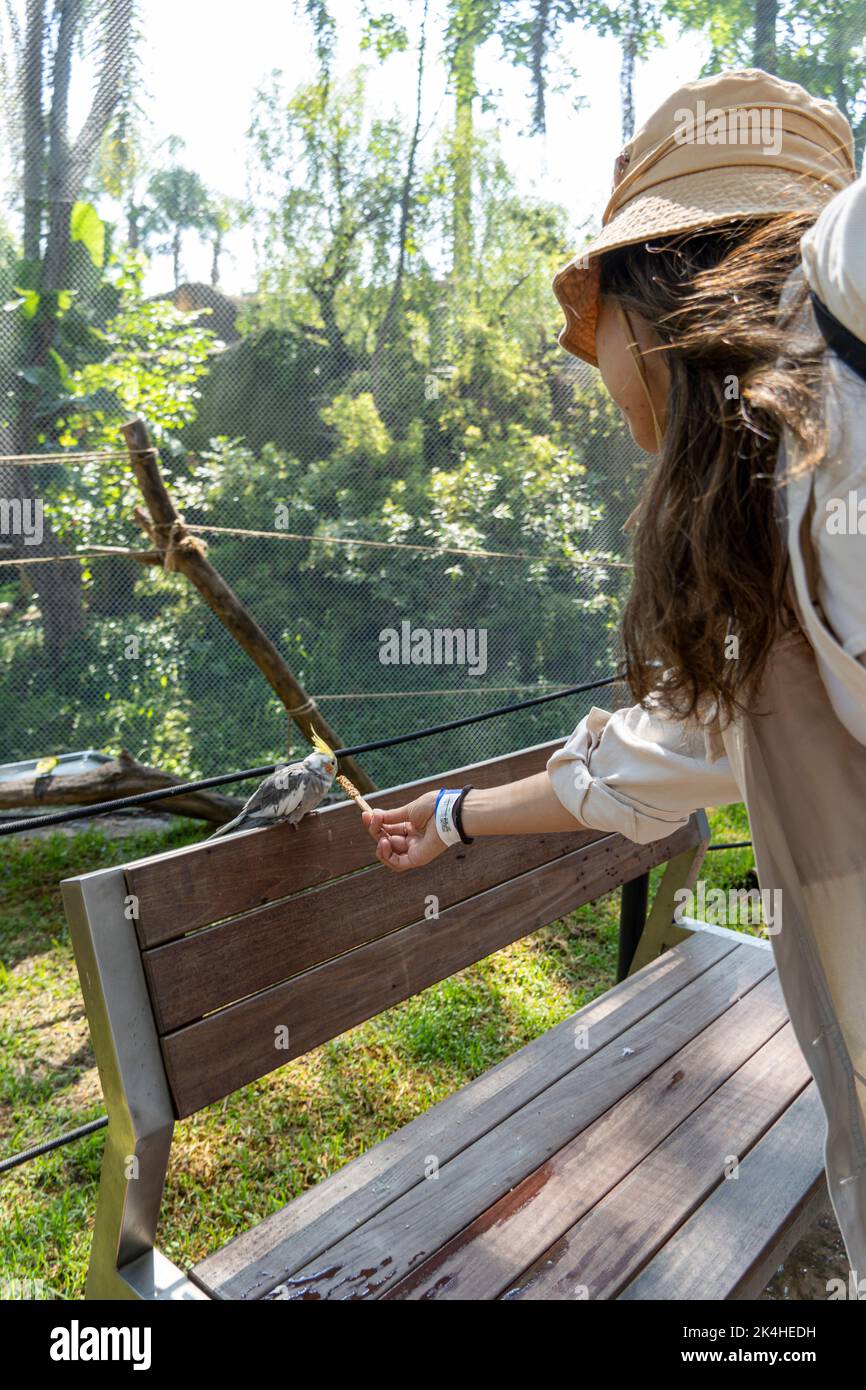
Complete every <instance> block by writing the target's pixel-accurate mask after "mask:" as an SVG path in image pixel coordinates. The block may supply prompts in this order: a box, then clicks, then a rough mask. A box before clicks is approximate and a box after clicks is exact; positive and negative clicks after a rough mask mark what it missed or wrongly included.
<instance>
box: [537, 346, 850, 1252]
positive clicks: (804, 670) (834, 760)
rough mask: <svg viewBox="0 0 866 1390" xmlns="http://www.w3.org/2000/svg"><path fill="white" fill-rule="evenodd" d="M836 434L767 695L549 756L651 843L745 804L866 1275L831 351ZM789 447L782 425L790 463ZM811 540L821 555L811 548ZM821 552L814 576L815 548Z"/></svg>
mask: <svg viewBox="0 0 866 1390" xmlns="http://www.w3.org/2000/svg"><path fill="white" fill-rule="evenodd" d="M826 407H827V420H828V427H829V430H830V439H831V446H830V449H829V451H828V457H827V458H826V459H825V460H824V461H823V462H822V464H821V465H820V466H819V467H818V468H817V469H816V470H814V471H813V472H811V473H809V474H807V475H805V476H802V477H799V478H793V479H791V480H790V481H789V482H788V485H787V486H786V488H785V490H784V494H783V496H784V499H785V503H786V527H787V544H788V552H789V556H790V561H791V575H792V581H793V585H794V591H795V596H796V600H797V607H798V609H799V612H800V616H801V622H802V625H803V629H804V633H805V640H804V637H803V636H802V635H800V634H798V633H793V634H789V635H787V636H786V637H784V638H783V639H781V641H780V642H778V643H777V644H776V646H775V647H774V649H773V652H772V654H771V659H770V662H769V663H768V670H767V675H766V677H765V680H764V683H763V685H762V688H761V708H762V709H764V710H768V711H769V713H768V714H766V715H765V716H764V717H761V716H760V715H758V714H754V715H749V716H745V717H743V718H742V719H740V720H738V721H736V722H735V723H733V724H732V725H730V727H729V728H728V729H726V730H725V731H724V732H723V733H722V734H721V735H719V733H718V732H713V731H712V730H710V729H708V728H700V727H698V726H692V725H690V726H687V725H685V724H684V723H682V722H680V721H677V720H675V719H671V718H668V717H666V716H665V714H664V713H663V712H662V711H660V710H659V709H658V708H656V707H651V708H649V709H642V708H640V707H639V706H634V707H632V708H630V709H623V710H617V711H616V712H614V713H609V712H608V711H605V710H602V709H598V708H593V709H592V710H590V713H589V714H588V715H587V716H586V718H585V719H583V720H582V721H581V722H580V724H579V725H578V727H577V728H576V729H575V731H574V733H573V734H572V735H571V737H570V738H569V739H568V740H567V742H566V744H565V746H564V747H563V748H561V749H559V750H557V752H555V753H554V754H553V755H552V757H551V758H550V759H549V761H548V764H547V769H548V775H549V777H550V781H551V785H552V786H553V789H554V791H555V792H556V795H557V796H558V797H559V799H560V801H562V803H563V804H564V805H565V806H566V807H567V808H568V809H569V810H570V811H571V812H572V813H573V814H574V815H575V816H576V817H577V818H578V819H579V820H581V821H583V822H584V823H585V824H587V825H590V826H593V827H594V828H597V829H600V830H605V831H619V832H620V833H621V834H623V835H625V836H626V837H627V838H628V839H631V840H636V841H638V842H640V843H645V842H647V841H650V840H654V839H660V838H662V837H664V836H665V835H668V834H670V833H671V831H673V830H674V829H675V828H676V827H677V826H679V825H683V824H684V823H685V822H686V820H687V819H688V817H689V815H690V814H691V813H692V811H695V810H697V809H698V808H700V807H704V806H713V805H721V804H725V803H728V802H731V801H739V800H743V801H745V803H746V806H747V809H748V812H749V819H750V825H751V832H752V840H753V844H754V850H755V858H756V863H757V869H758V877H759V881H760V884H761V887H762V888H764V889H770V890H771V891H774V890H780V891H781V901H782V909H783V912H782V918H781V922H780V928H781V929H780V930H778V931H777V933H776V934H774V935H772V936H771V942H772V946H773V952H774V956H775V960H776V966H777V969H778V973H779V978H780V982H781V985H782V990H783V994H784V997H785V1002H786V1005H787V1008H788V1013H789V1016H790V1018H791V1023H792V1026H793V1028H794V1031H795V1033H796V1036H797V1039H798V1042H799V1044H800V1047H801V1049H802V1051H803V1054H804V1056H805V1058H806V1060H807V1062H808V1064H809V1066H810V1068H811V1070H812V1073H813V1076H814V1077H815V1081H816V1084H817V1086H818V1090H819V1094H820V1096H821V1100H822V1103H823V1106H824V1111H825V1114H826V1117H827V1139H826V1147H825V1163H826V1169H827V1179H828V1186H829V1191H830V1197H831V1200H832V1203H833V1207H834V1210H835V1212H836V1216H837V1218H838V1220H839V1224H840V1227H841V1230H842V1234H843V1237H844V1239H845V1244H846V1248H847V1251H848V1258H849V1260H850V1262H851V1265H852V1268H853V1269H854V1270H856V1271H857V1272H858V1277H863V1276H866V662H864V658H866V382H864V381H862V380H861V379H860V378H859V377H858V376H857V375H856V374H855V373H854V372H853V371H851V370H850V368H848V367H847V366H845V365H844V364H843V363H841V362H840V361H839V359H838V358H836V357H835V356H834V355H833V354H829V353H828V354H827V388H826ZM792 456H793V445H792V441H791V440H790V439H788V440H785V441H783V448H782V450H781V456H780V467H782V468H785V467H786V464H785V459H786V458H791V457H792ZM810 552H811V554H810ZM810 558H811V559H812V560H814V562H815V568H814V570H813V588H812V589H811V590H810V585H809V570H808V561H809V559H810Z"/></svg>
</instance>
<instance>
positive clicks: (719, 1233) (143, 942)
mask: <svg viewBox="0 0 866 1390" xmlns="http://www.w3.org/2000/svg"><path fill="white" fill-rule="evenodd" d="M556 746H558V745H557V744H555V743H550V744H543V745H540V746H538V747H535V748H529V749H525V750H523V751H521V752H518V753H514V754H512V755H510V756H508V757H504V758H498V759H493V760H490V761H488V762H485V763H481V764H478V765H476V766H473V767H471V768H462V769H459V770H457V771H453V770H452V771H450V772H447V773H445V774H443V775H442V776H439V777H436V778H431V779H425V780H424V781H421V782H416V783H413V784H411V785H409V786H404V787H398V788H392V789H391V790H389V791H386V792H380V793H377V794H376V795H375V796H373V797H372V798H371V800H372V801H373V802H374V803H378V804H382V805H385V806H389V805H400V804H401V803H403V802H405V801H406V800H408V799H410V798H411V796H413V795H415V794H418V793H419V792H420V791H421V790H423V789H426V788H427V787H434V786H441V785H443V784H448V785H452V786H453V785H458V786H459V785H460V784H461V783H462V782H464V781H471V782H472V783H473V784H474V785H476V786H491V785H496V784H498V783H501V782H505V781H509V780H513V779H516V778H519V777H524V776H527V775H529V774H530V773H533V772H536V771H538V770H540V769H541V768H543V767H544V765H545V763H546V761H547V758H548V757H549V756H550V753H551V752H552V751H553V749H554V748H555V747H556ZM707 839H708V833H707V828H706V819H705V817H704V816H703V813H699V814H697V815H695V816H693V817H692V819H691V821H690V822H689V824H688V825H687V826H685V827H683V828H682V829H681V830H678V831H677V832H676V833H675V834H673V835H671V836H670V837H669V838H668V839H666V840H664V841H659V842H656V843H654V844H650V845H635V844H632V843H630V842H629V841H626V840H624V839H623V838H622V837H621V836H619V835H601V834H599V832H597V831H583V830H580V829H577V828H576V829H575V830H574V831H573V832H566V833H559V834H539V835H526V836H519V837H511V838H502V839H485V840H476V842H475V844H473V845H472V846H471V847H469V848H466V849H464V848H463V847H462V846H461V847H458V849H456V850H451V851H449V854H448V855H447V856H443V858H442V859H440V860H438V861H436V863H434V864H433V865H431V866H430V868H429V869H427V870H424V871H419V872H416V873H411V874H405V875H393V874H391V873H390V872H389V871H388V870H386V869H385V868H384V867H383V866H382V865H380V864H379V863H378V862H377V861H376V860H375V857H374V852H373V845H372V841H371V840H370V838H369V836H368V835H367V832H366V831H365V829H364V827H363V824H362V822H361V819H360V817H359V815H358V812H357V809H356V807H355V806H354V805H352V804H351V803H343V804H339V805H334V806H331V807H328V808H326V809H325V810H324V811H322V812H320V813H319V814H318V815H316V816H314V817H310V818H308V819H307V820H305V821H304V822H303V824H302V825H301V827H300V828H299V830H298V831H297V832H295V831H293V830H291V829H289V828H288V827H281V826H277V827H273V828H271V829H268V830H253V831H247V832H244V833H242V834H240V835H236V836H234V837H228V838H226V839H225V840H217V841H214V842H213V843H212V844H207V843H203V844H200V845H195V846H192V847H190V848H186V849H181V850H177V851H174V852H172V853H168V854H161V855H157V856H154V857H152V858H149V859H143V860H139V861H137V862H136V863H132V864H127V865H125V866H123V867H121V868H113V869H106V870H101V871H99V872H97V873H91V874H85V875H83V876H81V877H78V878H73V879H68V880H66V881H65V882H64V884H63V896H64V902H65V906H66V912H67V915H68V919H69V924H70V929H71V934H72V941H73V945H74V948H75V955H76V961H77V964H78V971H79V976H80V979H81V987H82V990H83V994H84V1000H85V1005H86V1009H87V1016H88V1020H89V1023H90V1031H91V1036H92V1039H93V1045H94V1050H95V1053H96V1060H97V1064H98V1067H99V1074H100V1077H101V1081H102V1088H103V1092H104V1096H105V1103H106V1107H107V1110H108V1115H109V1125H108V1131H107V1139H106V1147H105V1154H104V1159H103V1166H102V1175H101V1182H100V1189H99V1198H98V1202H97V1211H96V1222H95V1231H94V1236H93V1246H92V1252H91V1262H90V1270H89V1274H88V1281H87V1296H88V1297H90V1298H215V1299H222V1298H231V1299H274V1298H322V1299H324V1298H340V1299H342V1298H347V1297H349V1298H431V1297H438V1298H472V1299H487V1298H506V1299H514V1298H584V1297H588V1298H593V1299H595V1298H605V1299H611V1298H730V1297H750V1296H753V1295H754V1293H755V1292H756V1291H757V1290H759V1289H760V1288H761V1287H762V1286H763V1284H764V1283H766V1281H767V1279H768V1278H769V1277H770V1275H771V1274H772V1272H773V1269H774V1267H775V1265H776V1264H777V1263H778V1262H779V1260H780V1259H781V1258H782V1257H783V1255H784V1253H785V1252H786V1251H787V1249H788V1248H789V1246H790V1245H791V1244H792V1243H793V1241H794V1239H796V1237H797V1235H798V1234H799V1232H800V1230H801V1229H803V1228H804V1227H805V1225H806V1224H807V1223H808V1222H809V1221H811V1220H812V1219H814V1216H815V1214H816V1213H817V1212H818V1211H819V1210H820V1209H821V1207H822V1206H823V1203H824V1201H825V1200H826V1196H825V1192H826V1189H825V1185H824V1180H823V1166H822V1152H821V1150H822V1135H823V1128H824V1126H823V1115H822V1111H821V1108H820V1105H819V1104H818V1100H817V1097H816V1094H815V1088H814V1085H813V1084H812V1082H811V1078H810V1076H809V1073H808V1071H807V1069H806V1067H805V1064H804V1062H803V1060H802V1057H801V1055H800V1053H799V1050H798V1048H797V1045H796V1043H795V1041H794V1038H793V1036H792V1032H791V1027H790V1024H789V1022H788V1021H787V1017H786V1013H785V1008H784V1004H783V1001H782V998H781V994H780V990H779V986H778V982H777V979H776V976H775V972H774V968H773V958H772V953H771V952H770V950H769V948H768V946H767V944H766V943H760V942H755V941H754V940H752V939H750V938H743V937H740V936H738V935H737V934H736V933H731V932H727V931H724V930H722V929H715V930H714V931H706V932H704V931H700V932H694V933H690V932H687V931H685V930H683V929H682V928H680V927H677V926H674V925H673V924H672V907H673V894H674V891H675V889H676V888H678V887H681V886H688V885H689V884H690V883H692V882H693V881H694V879H695V877H696V875H697V873H698V869H699V866H700V863H701V859H702V857H703V854H704V851H705V848H706V844H707ZM662 863H667V869H666V871H665V874H664V876H663V878H662V881H661V885H660V887H659V889H658V891H657V894H656V899H655V902H654V905H653V909H652V912H651V913H650V916H649V919H648V921H647V923H646V926H645V929H643V930H642V931H641V929H642V928H643V921H642V915H643V914H642V910H641V891H642V890H641V882H642V881H643V882H644V883H645V881H646V880H645V879H644V878H643V876H644V875H646V874H647V873H648V871H649V869H650V868H652V867H653V866H655V865H658V864H662ZM622 884H626V885H629V884H631V885H637V888H636V889H635V888H634V887H632V888H631V889H629V890H627V910H626V912H625V932H624V938H623V939H624V945H623V949H622V963H621V972H620V973H621V974H622V975H623V976H624V978H622V979H621V981H620V982H619V983H618V984H616V985H615V986H614V987H613V988H612V989H611V990H609V991H608V992H607V993H606V994H604V995H603V996H601V997H600V998H597V999H595V1000H594V1001H593V1002H592V1003H590V1004H589V1005H587V1006H586V1007H585V1008H583V1009H580V1010H579V1011H578V1012H577V1013H576V1014H574V1015H573V1016H572V1017H571V1018H570V1019H568V1020H566V1021H565V1022H563V1023H560V1024H559V1025H558V1026H557V1027H555V1028H552V1029H551V1030H550V1031H549V1032H547V1033H546V1034H544V1035H543V1036H541V1037H539V1038H537V1039H535V1041H533V1042H532V1043H530V1044H529V1045H528V1046H526V1047H524V1048H522V1049H521V1050H520V1051H518V1052H516V1053H515V1054H513V1055H512V1056H511V1057H508V1058H507V1059H506V1060H505V1061H503V1062H501V1063H500V1064H499V1065H498V1066H496V1067H494V1068H493V1069H492V1070H491V1071H489V1072H487V1073H485V1074H484V1075H482V1076H480V1077H479V1078H477V1079H476V1080H475V1081H473V1082H472V1083H471V1084H470V1085H468V1086H466V1087H464V1088H463V1089H462V1090H460V1091H458V1092H456V1093H455V1094H453V1095H452V1096H450V1097H448V1098H447V1099H446V1100H445V1101H444V1102H442V1103H441V1104H439V1105H437V1106H435V1107H434V1108H433V1109H431V1110H429V1111H428V1112H426V1113H425V1114H422V1115H420V1116H419V1117H418V1118H417V1119H415V1120H414V1121H413V1122H412V1123H411V1124H409V1125H407V1126H406V1127H405V1128H403V1129H401V1130H399V1131H398V1132H397V1133H395V1134H393V1135H391V1136H390V1137H389V1138H388V1139H386V1140H385V1141H384V1142H382V1143H380V1144H377V1145H376V1146H375V1147H374V1148H373V1149H371V1150H370V1151H368V1152H367V1153H365V1154H363V1155H362V1156H361V1157H360V1158H358V1159H356V1160H354V1161H353V1162H351V1163H349V1164H347V1165H346V1166H345V1167H344V1168H342V1169H341V1170H340V1171H339V1172H337V1173H335V1174H333V1175H332V1176H331V1177H329V1178H328V1179H326V1180H325V1181H324V1182H321V1183H319V1184H318V1185H317V1186H315V1187H313V1188H312V1189H310V1190H308V1191H306V1192H304V1193H303V1194H302V1195H301V1196H300V1197H299V1198H297V1199H296V1200H295V1201H292V1202H290V1203H289V1204H288V1206H286V1207H284V1208H283V1209H282V1210H280V1211H278V1212H276V1213H275V1214H274V1215H272V1216H270V1217H269V1218H268V1219H266V1220H265V1221H263V1222H261V1223H260V1224H259V1225H258V1226H256V1227H255V1228H254V1229H252V1230H249V1231H245V1232H243V1233H241V1234H239V1235H237V1236H236V1237H235V1238H234V1239H233V1240H231V1241H230V1242H229V1243H228V1244H227V1245H226V1246H225V1247H224V1248H223V1249H221V1250H218V1251H216V1252H214V1253H213V1254H211V1255H208V1256H207V1257H206V1258H205V1259H204V1260H202V1261H201V1263H199V1264H198V1265H196V1266H195V1268H193V1269H191V1270H189V1271H187V1272H186V1273H184V1272H182V1271H180V1270H179V1269H177V1268H176V1267H175V1266H174V1265H172V1264H171V1263H170V1262H169V1261H168V1260H167V1259H166V1258H165V1257H164V1256H163V1255H162V1254H161V1253H160V1252H159V1251H158V1250H157V1249H155V1248H154V1236H155V1231H156V1226H157V1219H158V1215H159V1209H160V1202H161V1198H162V1191H163V1185H164V1181H165V1175H166V1169H167V1164H168V1158H169V1150H170V1146H171V1141H172V1134H173V1129H174V1123H175V1120H176V1119H180V1118H183V1117H185V1116H188V1115H191V1114H193V1113H194V1112H195V1111H197V1110H200V1109H201V1108H202V1107H204V1106H207V1105H210V1104H212V1103H213V1102H215V1101H219V1100H221V1099H222V1098H223V1097H225V1096H227V1095H228V1094H230V1093H231V1092H232V1091H234V1090H236V1089H237V1088H238V1087H240V1086H243V1085H245V1084H246V1083H248V1082H251V1081H254V1080H256V1079H257V1078H259V1077H261V1076H263V1075H265V1074H266V1073H268V1072H270V1071H273V1070H274V1069H275V1068H277V1067H279V1066H281V1065H282V1064H283V1063H285V1062H286V1061H288V1060H289V1059H290V1058H292V1057H298V1056H300V1055H301V1054H303V1053H305V1052H308V1051H309V1050H310V1049H311V1048H315V1047H318V1046H319V1045H320V1044H322V1043H324V1042H326V1041H328V1040H329V1039H330V1038H333V1037H335V1036H337V1035H338V1034H340V1033H342V1032H344V1031H345V1030H346V1029H349V1028H351V1027H353V1026H354V1025H356V1024H358V1023H361V1022H362V1021H363V1020H365V1019H368V1018H370V1017H372V1016H373V1015H375V1014H378V1013H380V1012H381V1011H383V1010H384V1009H387V1008H389V1007H390V1006H391V1005H392V1004H395V1003H397V1002H398V1001H400V1000H403V999H406V998H408V997H409V996H410V995H413V994H416V993H417V992H418V991H420V990H423V989H425V988H426V987H427V986H429V985H432V984H434V983H435V982H436V981H439V980H442V979H445V978H446V977H447V976H449V975H452V974H454V973H455V972H456V971H459V970H461V969H463V968H464V967H465V966H468V965H470V964H472V963H473V962H475V961H478V960H480V959H482V958H483V957H485V956H487V955H489V954H490V953H491V952H493V951H496V950H498V949H500V948H501V947H503V946H506V945H507V944H509V943H510V942H513V941H515V940H517V939H518V938H520V937H523V936H525V935H527V934H528V933H531V932H534V931H536V930H537V929H538V928H539V927H542V926H544V925H546V924H548V923H550V922H553V921H555V920H557V918H559V917H561V916H563V915H564V914H566V913H568V912H570V911H572V910H573V909H575V908H577V907H579V906H580V905H582V904H584V903H586V902H589V901H591V900H592V899H594V898H597V897H599V896H600V895H601V894H603V893H606V892H608V891H609V890H611V889H613V888H615V887H617V886H618V885H622ZM628 894H630V895H631V896H630V898H629V897H628ZM433 909H435V910H436V912H437V913H438V915H436V916H432V915H431V911H432V910H433ZM636 917H637V920H635V918H636ZM628 938H630V939H628ZM638 938H639V939H638ZM626 970H628V971H630V973H628V974H626ZM737 1161H738V1164H739V1167H738V1174H737V1176H736V1180H733V1179H731V1180H726V1178H727V1177H728V1175H729V1173H730V1170H731V1168H732V1165H734V1164H735V1163H737Z"/></svg>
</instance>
